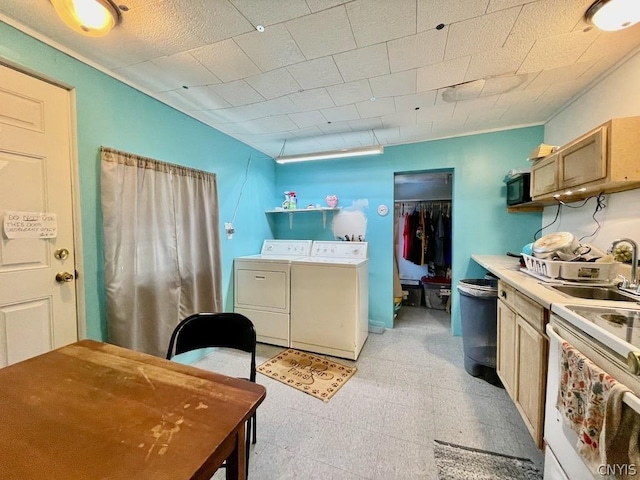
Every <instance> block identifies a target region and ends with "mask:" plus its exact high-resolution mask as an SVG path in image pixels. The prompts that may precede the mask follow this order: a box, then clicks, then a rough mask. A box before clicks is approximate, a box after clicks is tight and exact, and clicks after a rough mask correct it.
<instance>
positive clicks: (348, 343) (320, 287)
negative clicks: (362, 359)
mask: <svg viewBox="0 0 640 480" xmlns="http://www.w3.org/2000/svg"><path fill="white" fill-rule="evenodd" d="M368 334H369V268H368V260H367V242H324V241H321V242H313V247H312V248H311V256H310V257H306V258H299V259H294V260H293V261H292V262H291V347H294V348H299V349H302V350H307V351H310V352H317V353H324V354H327V355H332V356H335V357H342V358H349V359H352V360H355V359H357V358H358V355H360V351H361V350H362V347H363V345H364V342H365V341H366V340H367V336H368Z"/></svg>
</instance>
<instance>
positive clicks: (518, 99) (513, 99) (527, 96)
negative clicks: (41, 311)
mask: <svg viewBox="0 0 640 480" xmlns="http://www.w3.org/2000/svg"><path fill="white" fill-rule="evenodd" d="M546 89H547V86H546V85H545V86H543V87H538V88H527V89H526V90H518V91H516V92H507V93H503V94H502V95H500V96H499V97H498V100H497V101H496V103H495V107H512V106H514V105H521V104H522V105H528V104H532V103H533V102H535V101H536V100H538V98H539V97H540V95H543V94H544V92H545V90H546Z"/></svg>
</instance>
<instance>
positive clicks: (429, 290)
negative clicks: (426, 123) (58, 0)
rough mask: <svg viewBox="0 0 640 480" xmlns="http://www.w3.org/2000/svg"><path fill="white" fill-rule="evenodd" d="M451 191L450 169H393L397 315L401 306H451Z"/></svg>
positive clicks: (448, 308) (440, 307)
mask: <svg viewBox="0 0 640 480" xmlns="http://www.w3.org/2000/svg"><path fill="white" fill-rule="evenodd" d="M452 196H453V171H452V170H444V171H443V170H439V171H433V170H431V171H425V172H404V173H396V174H395V179H394V233H395V235H394V257H395V260H396V261H395V262H394V264H395V266H396V267H395V272H394V280H395V288H394V297H396V298H395V309H396V315H397V313H398V312H399V311H400V309H401V308H402V306H414V307H422V308H428V309H436V310H443V311H445V312H447V313H450V311H451V264H452V261H451V259H452V244H453V242H452V229H451V225H452V212H453V210H452V205H451V203H452ZM400 289H401V291H402V293H401V297H400V298H401V301H400V299H399V298H398V293H399V292H400Z"/></svg>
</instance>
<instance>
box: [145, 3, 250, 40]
mask: <svg viewBox="0 0 640 480" xmlns="http://www.w3.org/2000/svg"><path fill="white" fill-rule="evenodd" d="M171 3H174V4H175V5H176V6H177V8H176V11H177V12H178V13H177V25H189V30H190V31H192V32H193V33H194V34H195V35H197V36H198V38H201V39H202V40H203V41H204V42H205V43H215V42H219V41H221V40H225V39H227V38H230V37H234V36H236V35H240V34H242V33H246V32H250V31H252V30H253V29H254V28H253V25H251V23H249V22H248V21H247V19H246V18H245V17H243V16H242V14H241V13H240V12H238V10H237V9H236V8H235V7H234V6H233V5H231V3H229V2H228V1H227V0H218V1H215V2H212V1H210V0H171ZM158 5H159V3H155V4H152V5H151V8H153V9H157V7H158ZM212 18H215V19H216V21H215V22H212V21H211V19H212ZM180 31H181V34H182V35H184V32H185V29H181V30H180ZM167 33H168V32H167Z"/></svg>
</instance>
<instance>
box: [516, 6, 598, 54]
mask: <svg viewBox="0 0 640 480" xmlns="http://www.w3.org/2000/svg"><path fill="white" fill-rule="evenodd" d="M592 3H593V1H592V0H563V1H560V2H559V1H558V0H541V1H537V2H531V3H527V4H525V5H524V6H523V7H522V9H521V12H520V15H519V16H518V20H517V21H516V23H515V25H514V26H513V29H512V31H511V32H510V33H509V38H508V39H507V41H506V43H505V46H509V45H513V44H524V45H526V44H531V43H532V42H533V41H535V40H537V39H539V38H544V37H548V36H550V35H559V34H563V33H569V32H571V31H572V30H573V29H574V28H575V26H576V25H578V24H580V23H584V20H583V18H582V17H583V15H584V12H585V11H586V10H587V8H588V7H589V5H591V4H592ZM546 18H552V19H553V21H552V22H545V21H544V20H541V19H546ZM585 26H586V25H585Z"/></svg>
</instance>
